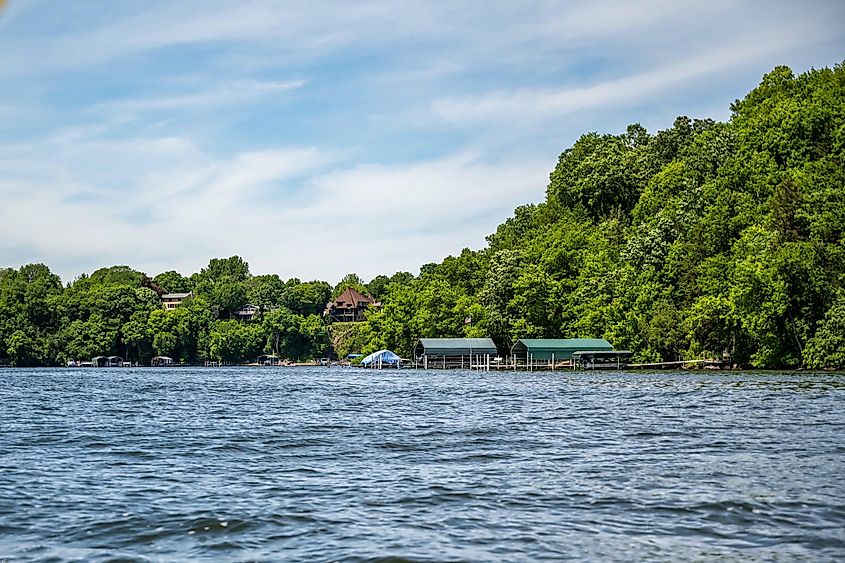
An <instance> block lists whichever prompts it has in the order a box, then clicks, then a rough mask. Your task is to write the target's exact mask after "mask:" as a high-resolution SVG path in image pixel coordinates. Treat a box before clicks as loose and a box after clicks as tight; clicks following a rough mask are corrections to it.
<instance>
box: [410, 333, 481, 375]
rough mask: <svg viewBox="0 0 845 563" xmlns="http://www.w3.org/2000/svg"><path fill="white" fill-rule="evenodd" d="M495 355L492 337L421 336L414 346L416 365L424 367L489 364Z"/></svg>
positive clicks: (459, 366) (458, 366)
mask: <svg viewBox="0 0 845 563" xmlns="http://www.w3.org/2000/svg"><path fill="white" fill-rule="evenodd" d="M495 357H496V345H495V344H494V343H493V339H492V338H420V339H419V341H418V342H417V345H416V346H414V365H415V366H421V367H423V368H424V369H428V368H441V369H449V368H462V369H463V368H471V367H473V366H474V365H475V366H481V365H485V366H489V365H490V360H491V359H492V358H495Z"/></svg>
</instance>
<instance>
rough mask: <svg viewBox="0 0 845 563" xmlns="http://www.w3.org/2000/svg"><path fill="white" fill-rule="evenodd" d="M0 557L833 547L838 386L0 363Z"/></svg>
mask: <svg viewBox="0 0 845 563" xmlns="http://www.w3.org/2000/svg"><path fill="white" fill-rule="evenodd" d="M0 399H2V409H0V560H10V561H17V560H43V561H64V560H102V561H107V560H108V561H110V560H116V559H120V560H153V561H155V560H168V561H170V560H208V561H211V560H227V561H252V560H343V561H347V560H384V561H441V560H469V561H491V560H501V561H534V560H537V559H555V560H559V559H566V558H568V559H574V560H614V559H621V560H652V561H655V560H658V561H659V560H678V559H687V560H689V559H693V560H736V561H748V560H772V559H781V560H807V561H824V560H837V559H843V558H845V408H843V407H845V376H843V375H841V374H839V375H836V374H755V373H731V374H711V373H679V372H672V373H657V374H654V373H598V372H596V373H559V372H558V373H531V374H526V373H510V372H508V373H493V372H491V373H474V372H473V373H471V372H456V371H453V372H438V371H428V372H424V371H411V370H409V371H400V372H396V371H383V372H373V371H358V370H353V369H341V368H331V369H327V368H316V367H315V368H252V369H248V368H241V369H178V368H177V369H169V370H153V369H137V370H134V369H113V370H94V369H90V370H70V369H61V370H14V369H6V370H0Z"/></svg>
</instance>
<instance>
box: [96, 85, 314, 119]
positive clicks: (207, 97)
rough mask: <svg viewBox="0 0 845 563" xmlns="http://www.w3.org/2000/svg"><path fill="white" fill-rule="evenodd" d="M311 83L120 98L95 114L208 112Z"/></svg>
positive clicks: (225, 88) (217, 86)
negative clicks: (172, 111) (173, 111)
mask: <svg viewBox="0 0 845 563" xmlns="http://www.w3.org/2000/svg"><path fill="white" fill-rule="evenodd" d="M305 84H307V80H290V81H286V82H262V81H258V80H239V81H233V82H229V83H225V84H222V85H216V86H212V87H209V88H207V89H205V90H203V91H199V92H193V93H189V94H173V95H160V96H151V97H146V98H131V99H119V100H113V101H109V102H103V103H100V104H97V105H96V106H94V107H93V108H92V110H93V111H96V112H100V111H107V112H111V113H114V114H119V115H124V116H125V115H126V114H136V113H140V112H150V111H169V110H192V111H196V110H205V109H209V108H210V107H215V106H221V105H227V104H236V103H242V102H245V101H249V100H252V99H255V98H258V97H261V96H267V95H271V94H275V93H279V92H286V91H289V90H296V89H299V88H302V87H303V86H305Z"/></svg>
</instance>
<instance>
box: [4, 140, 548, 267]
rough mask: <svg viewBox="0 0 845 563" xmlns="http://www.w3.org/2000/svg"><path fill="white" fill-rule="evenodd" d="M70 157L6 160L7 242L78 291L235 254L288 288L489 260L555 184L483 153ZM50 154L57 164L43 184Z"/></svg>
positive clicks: (127, 145)
mask: <svg viewBox="0 0 845 563" xmlns="http://www.w3.org/2000/svg"><path fill="white" fill-rule="evenodd" d="M63 143H64V141H62V142H57V141H51V142H50V143H47V144H45V145H43V146H40V147H37V146H31V145H30V146H27V147H26V148H25V149H20V148H18V149H17V150H9V151H4V154H14V155H15V156H14V158H6V159H4V160H0V171H2V172H3V179H2V180H0V198H2V199H3V200H4V202H6V205H4V207H3V209H2V212H0V239H3V240H4V241H6V242H7V245H10V246H12V247H19V248H21V249H26V250H25V251H26V255H25V256H24V255H21V256H14V257H11V258H13V259H14V258H17V259H18V261H19V262H24V261H27V262H28V261H33V260H37V261H44V262H46V263H47V264H48V265H50V266H51V267H53V268H54V269H55V270H56V271H58V272H59V273H60V274H61V275H62V277H63V279H65V280H66V281H67V280H69V279H72V278H73V277H75V276H76V275H78V274H79V273H82V272H85V271H92V270H93V269H95V268H97V267H101V266H104V265H111V264H118V263H120V264H124V263H125V264H129V265H131V266H133V267H136V268H139V269H141V270H144V271H147V272H148V273H150V274H153V275H154V274H156V273H158V271H161V270H163V269H170V268H176V269H178V270H180V271H182V272H183V273H186V274H188V273H191V272H193V271H196V270H198V269H199V268H200V267H202V266H203V265H204V264H205V262H206V261H207V260H208V259H209V258H211V257H216V256H228V255H230V254H239V255H241V256H243V257H244V258H245V259H246V260H248V261H249V262H250V263H251V265H252V269H253V271H254V272H255V273H266V272H275V273H279V274H281V275H283V276H286V277H287V276H297V277H301V278H314V277H321V278H325V279H329V280H334V279H335V278H337V277H339V276H340V275H342V273H343V272H347V271H357V272H358V273H359V274H361V275H363V276H365V277H372V276H374V275H376V274H378V273H383V272H392V271H395V270H399V269H405V270H412V271H416V269H417V268H418V267H419V265H420V264H422V263H424V262H428V261H433V260H439V259H441V258H442V257H444V256H445V255H447V254H450V253H454V252H459V251H460V249H461V248H462V247H464V246H467V245H473V246H481V245H482V244H483V237H484V235H486V234H488V233H489V232H491V231H492V230H493V229H494V228H495V226H496V225H497V224H498V223H499V222H501V220H502V218H503V217H505V216H507V214H509V213H510V212H511V211H512V209H513V208H514V207H515V206H516V205H518V204H521V203H524V202H526V201H532V200H537V199H539V198H540V197H541V196H542V193H543V190H544V187H545V181H546V180H545V178H546V172H547V170H546V169H547V163H545V162H542V163H541V162H537V161H524V160H523V161H519V162H516V161H509V162H498V163H495V164H490V163H485V162H483V161H482V160H480V159H479V157H478V155H474V154H471V153H463V154H460V155H457V156H453V157H449V158H443V159H436V160H431V161H425V162H417V163H412V164H407V165H396V164H394V165H382V164H357V165H356V164H351V165H349V164H344V163H343V162H339V161H337V157H336V156H330V155H334V154H335V152H329V151H323V150H318V149H316V148H294V149H291V148H286V149H274V150H264V151H252V152H244V153H240V154H237V155H234V156H233V157H232V158H228V159H215V158H212V157H211V156H209V155H208V154H206V153H204V152H203V151H201V150H200V149H199V148H198V147H197V146H196V145H195V144H193V143H192V142H190V141H188V140H186V139H181V138H152V139H147V138H138V139H127V140H123V141H120V142H108V143H103V142H102V141H100V140H88V141H84V140H80V137H79V136H74V137H73V141H70V142H67V144H63ZM7 148H8V147H7ZM57 149H58V150H57ZM48 153H49V154H55V155H57V156H58V158H54V159H53V160H52V161H51V163H50V164H49V165H48V166H45V167H42V169H41V172H40V174H39V175H38V176H35V177H33V176H32V175H31V174H30V172H31V171H32V170H33V169H34V168H35V167H36V166H37V163H39V162H47V161H48V159H47V154H48ZM98 162H100V163H108V164H107V165H104V166H102V167H100V168H96V164H97V163H98ZM15 170H18V171H23V172H21V173H20V174H19V175H16V174H15V173H14V172H13V171H15ZM4 252H8V249H7V250H4ZM6 260H8V258H6ZM10 265H12V264H10Z"/></svg>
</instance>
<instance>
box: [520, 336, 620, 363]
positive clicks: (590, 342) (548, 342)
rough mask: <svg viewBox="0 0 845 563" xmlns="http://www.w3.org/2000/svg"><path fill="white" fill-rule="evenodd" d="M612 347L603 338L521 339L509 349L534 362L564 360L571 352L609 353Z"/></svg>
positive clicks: (569, 356)
mask: <svg viewBox="0 0 845 563" xmlns="http://www.w3.org/2000/svg"><path fill="white" fill-rule="evenodd" d="M611 350H613V346H612V345H611V344H610V342H608V341H607V340H605V339H604V338H521V339H519V340H517V341H516V343H515V344H514V345H513V347H512V348H511V353H512V354H515V355H516V354H519V355H520V356H523V355H525V354H526V353H527V354H530V355H531V356H532V357H533V358H534V359H535V360H549V359H551V357H552V354H554V357H555V359H560V360H566V359H569V358H571V357H572V353H573V352H592V351H595V352H599V351H606V352H609V351H611Z"/></svg>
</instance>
